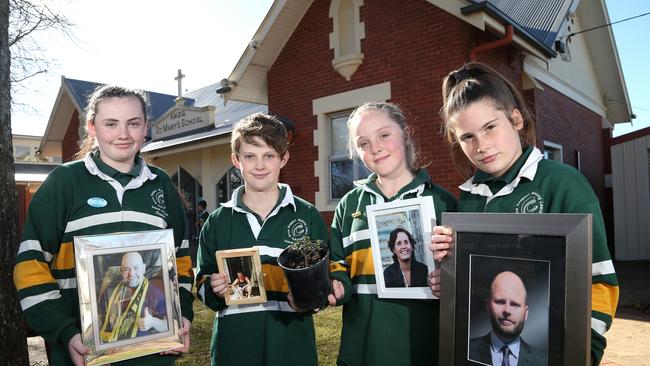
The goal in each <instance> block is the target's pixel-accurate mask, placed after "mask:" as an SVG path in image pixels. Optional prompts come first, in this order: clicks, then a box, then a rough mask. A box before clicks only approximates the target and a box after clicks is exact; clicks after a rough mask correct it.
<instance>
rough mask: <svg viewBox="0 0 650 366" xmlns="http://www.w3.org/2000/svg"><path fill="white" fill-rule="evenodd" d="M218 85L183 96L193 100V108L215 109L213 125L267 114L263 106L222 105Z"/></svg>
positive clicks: (235, 103) (234, 102)
mask: <svg viewBox="0 0 650 366" xmlns="http://www.w3.org/2000/svg"><path fill="white" fill-rule="evenodd" d="M219 86H220V85H219V83H215V84H211V85H208V86H206V87H203V88H201V89H197V90H194V91H191V92H188V93H186V94H185V95H186V96H187V97H189V98H193V99H194V100H195V103H194V106H195V107H204V106H207V105H212V106H215V107H216V108H217V110H216V113H215V120H216V121H215V125H217V126H218V125H221V124H225V123H233V122H237V121H239V120H240V119H242V118H244V117H246V116H248V115H250V114H253V113H256V112H262V113H267V112H268V107H267V106H266V105H265V104H256V103H245V102H239V101H234V100H231V101H229V102H228V103H227V104H226V105H224V104H223V95H222V94H217V92H216V90H217V88H219Z"/></svg>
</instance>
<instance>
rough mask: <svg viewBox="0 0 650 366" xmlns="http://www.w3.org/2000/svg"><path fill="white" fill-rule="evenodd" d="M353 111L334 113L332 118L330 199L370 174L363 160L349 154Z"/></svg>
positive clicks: (341, 195) (349, 188)
mask: <svg viewBox="0 0 650 366" xmlns="http://www.w3.org/2000/svg"><path fill="white" fill-rule="evenodd" d="M350 113H351V111H346V112H340V113H334V114H331V115H330V116H329V120H330V158H329V166H330V200H337V199H340V198H341V197H343V195H345V194H346V193H347V192H348V191H349V190H351V189H352V188H353V187H354V185H353V182H354V181H355V180H359V179H362V178H365V177H367V176H368V170H366V168H365V166H364V165H363V163H362V162H360V161H359V160H357V159H350V158H349V154H348V128H347V122H348V117H349V116H350Z"/></svg>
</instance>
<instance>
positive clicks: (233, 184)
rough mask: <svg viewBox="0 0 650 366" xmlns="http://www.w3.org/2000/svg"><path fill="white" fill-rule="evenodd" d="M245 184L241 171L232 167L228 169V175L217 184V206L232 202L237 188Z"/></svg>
mask: <svg viewBox="0 0 650 366" xmlns="http://www.w3.org/2000/svg"><path fill="white" fill-rule="evenodd" d="M242 184H244V181H243V179H242V177H241V173H240V172H239V169H237V168H235V167H232V168H230V169H228V171H227V172H226V174H224V175H223V177H221V179H219V182H217V206H216V207H219V206H220V205H221V204H222V203H225V202H228V201H230V198H231V197H232V192H233V191H234V190H235V189H237V187H239V186H241V185H242Z"/></svg>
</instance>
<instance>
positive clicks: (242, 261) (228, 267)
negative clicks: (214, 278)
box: [216, 247, 266, 305]
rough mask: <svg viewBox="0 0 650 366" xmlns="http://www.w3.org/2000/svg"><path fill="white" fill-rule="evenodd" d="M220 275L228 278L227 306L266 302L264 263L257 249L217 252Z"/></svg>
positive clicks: (225, 297)
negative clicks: (222, 274)
mask: <svg viewBox="0 0 650 366" xmlns="http://www.w3.org/2000/svg"><path fill="white" fill-rule="evenodd" d="M216 258H217V267H218V268H219V273H225V274H226V275H227V276H228V283H229V285H228V293H227V294H226V296H224V299H225V300H226V304H227V305H236V304H262V303H265V302H266V290H265V288H264V275H263V273H262V261H261V259H260V252H259V249H258V248H257V247H252V248H244V249H228V250H219V251H217V252H216Z"/></svg>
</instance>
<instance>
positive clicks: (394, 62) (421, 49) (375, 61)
mask: <svg viewBox="0 0 650 366" xmlns="http://www.w3.org/2000/svg"><path fill="white" fill-rule="evenodd" d="M329 4H330V2H329V1H318V2H314V3H313V4H312V6H311V7H310V8H309V10H308V11H307V12H306V14H305V16H304V18H303V19H302V21H301V22H300V24H299V25H298V26H297V27H296V29H295V31H294V32H293V34H292V36H291V37H290V39H289V40H288V41H287V43H286V45H285V47H284V49H283V50H282V51H281V53H280V54H279V56H278V58H277V59H276V61H275V63H274V65H273V66H272V68H271V69H270V70H269V73H268V95H269V111H270V112H271V113H275V114H278V115H280V116H283V117H287V118H289V119H290V120H292V121H293V122H294V124H295V127H296V131H295V144H294V146H293V147H292V148H291V154H292V157H291V159H290V161H289V163H288V164H287V166H286V167H285V168H284V169H283V173H282V176H281V180H282V181H284V182H287V183H288V184H290V185H291V186H292V187H293V190H294V192H295V193H296V194H297V195H299V196H301V197H303V198H305V199H307V200H309V201H310V202H314V197H315V196H314V192H315V191H316V190H317V189H318V178H316V177H315V176H314V163H313V162H314V161H315V160H317V158H318V157H317V154H318V152H317V149H316V147H314V144H313V131H314V129H315V128H316V124H317V121H316V117H315V116H314V115H313V114H312V100H313V99H316V98H321V97H325V96H329V95H333V94H337V93H341V92H345V91H348V90H354V89H358V88H362V87H365V86H369V85H374V84H378V83H382V82H386V81H390V83H391V93H392V99H391V101H392V102H395V103H397V104H399V105H400V106H401V107H402V109H403V110H404V112H405V114H406V117H407V121H409V123H410V124H411V126H412V127H413V128H414V130H415V136H416V140H417V142H418V144H419V145H420V148H421V152H422V156H423V158H424V161H426V162H429V163H430V165H429V166H428V168H427V169H428V171H429V173H430V174H431V176H432V179H433V181H434V182H437V183H439V184H441V185H442V186H444V187H445V188H447V189H449V190H450V191H452V192H454V193H456V194H457V193H458V189H457V186H458V185H459V184H460V183H462V178H461V177H460V176H459V175H458V174H457V173H456V172H455V169H454V167H453V165H452V162H451V158H450V156H449V146H448V144H447V142H446V140H445V139H444V137H443V136H442V134H441V131H440V124H441V121H440V117H439V115H438V113H439V109H440V106H441V104H442V98H441V95H440V93H441V92H440V90H441V81H442V78H443V77H444V76H445V75H446V74H447V73H449V72H450V71H451V70H453V69H456V68H458V67H460V66H461V65H462V64H463V63H464V62H466V61H468V55H469V53H470V51H471V49H472V48H474V47H476V46H477V45H479V44H484V43H486V42H491V41H494V40H495V39H496V37H494V36H492V35H490V34H486V33H484V32H482V31H479V30H478V29H475V28H473V27H472V26H470V25H468V24H467V23H465V22H463V21H461V20H459V19H458V18H456V17H454V16H452V15H450V14H448V13H446V12H444V11H443V10H440V9H438V8H437V7H435V6H434V5H432V4H430V3H428V2H426V1H422V0H381V1H380V0H373V1H372V2H366V3H365V4H364V6H362V7H361V8H360V12H361V13H360V15H361V21H363V22H364V23H365V31H366V37H365V39H363V40H362V41H361V48H362V52H363V53H364V56H365V58H364V61H363V64H362V65H361V66H360V67H359V69H358V70H357V71H356V73H355V74H354V75H353V76H352V79H351V81H346V80H345V79H344V78H343V77H341V76H340V75H339V74H338V73H337V72H336V71H335V70H334V69H333V68H332V66H331V61H332V59H333V56H334V51H333V50H331V49H330V48H329V33H331V32H332V21H331V19H330V18H329V15H328V12H329ZM390 9H399V11H394V10H390ZM387 12H390V13H389V14H390V16H387V14H388V13H387ZM477 61H480V62H484V63H486V64H489V65H490V66H492V67H494V68H495V69H497V70H498V71H499V72H501V73H503V74H504V75H506V77H508V78H509V79H510V80H511V81H512V82H513V83H514V84H515V85H516V86H517V87H518V88H521V80H522V78H521V72H522V71H521V70H522V61H521V53H520V52H519V51H518V50H516V49H515V48H513V47H502V48H498V49H494V50H490V51H489V52H486V53H480V54H478V59H477ZM524 95H525V97H526V99H527V101H528V102H529V103H530V105H531V107H532V108H531V109H532V111H533V113H536V115H537V120H538V122H539V131H538V142H539V143H541V142H542V141H543V140H544V139H546V140H549V141H553V142H556V143H558V144H561V145H563V148H564V159H565V160H564V161H565V162H567V163H568V164H575V151H576V150H580V151H581V156H582V169H583V172H584V173H585V175H586V176H587V178H588V179H589V181H590V182H591V183H592V185H594V190H595V191H596V193H597V194H598V196H599V197H600V198H601V199H602V197H603V184H602V174H603V164H602V161H603V160H602V159H603V151H602V150H603V141H602V136H601V129H600V117H599V116H598V115H596V114H595V113H593V112H591V111H589V110H587V109H586V108H584V107H582V106H581V105H579V104H577V103H575V102H573V101H571V100H569V99H567V98H566V97H564V96H562V95H561V94H559V93H557V92H555V91H554V90H552V89H551V88H550V87H547V86H545V90H544V91H526V92H525V93H524ZM324 216H325V219H326V220H329V219H331V213H324Z"/></svg>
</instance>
